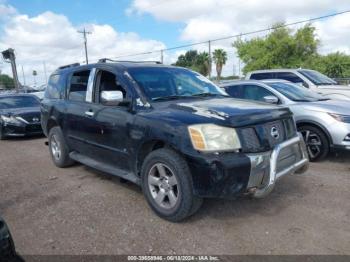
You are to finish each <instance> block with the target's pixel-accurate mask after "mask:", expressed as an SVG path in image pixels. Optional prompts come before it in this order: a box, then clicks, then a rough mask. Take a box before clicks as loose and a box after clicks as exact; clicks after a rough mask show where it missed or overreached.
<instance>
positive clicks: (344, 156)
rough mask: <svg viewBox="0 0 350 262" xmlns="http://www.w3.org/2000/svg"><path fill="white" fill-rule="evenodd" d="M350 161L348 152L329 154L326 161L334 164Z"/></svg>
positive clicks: (349, 152)
mask: <svg viewBox="0 0 350 262" xmlns="http://www.w3.org/2000/svg"><path fill="white" fill-rule="evenodd" d="M349 160H350V151H345V150H342V151H334V152H331V153H330V154H329V156H328V157H327V158H326V161H330V162H336V163H348V162H349Z"/></svg>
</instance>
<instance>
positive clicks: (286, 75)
mask: <svg viewBox="0 0 350 262" xmlns="http://www.w3.org/2000/svg"><path fill="white" fill-rule="evenodd" d="M274 78H275V79H283V80H287V81H289V82H292V83H303V82H304V81H303V80H302V79H301V78H300V77H299V76H297V75H296V74H294V73H291V72H277V73H275V77H274Z"/></svg>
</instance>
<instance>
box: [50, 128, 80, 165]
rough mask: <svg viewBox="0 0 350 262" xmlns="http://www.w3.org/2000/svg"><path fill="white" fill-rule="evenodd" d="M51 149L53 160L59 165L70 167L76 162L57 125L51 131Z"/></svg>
mask: <svg viewBox="0 0 350 262" xmlns="http://www.w3.org/2000/svg"><path fill="white" fill-rule="evenodd" d="M49 149H50V154H51V158H52V161H53V162H54V164H55V165H56V166H57V167H68V166H71V165H73V164H74V161H73V160H72V159H71V158H70V157H69V149H68V146H67V144H66V141H65V139H64V137H63V133H62V130H61V128H60V127H58V126H55V127H53V128H51V129H50V132H49Z"/></svg>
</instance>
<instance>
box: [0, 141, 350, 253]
mask: <svg viewBox="0 0 350 262" xmlns="http://www.w3.org/2000/svg"><path fill="white" fill-rule="evenodd" d="M44 141H45V139H44V138H39V139H20V140H6V141H1V142H0V161H1V168H0V213H1V214H2V215H3V217H4V218H5V220H6V221H7V222H8V224H9V226H10V228H11V230H12V234H13V237H14V239H15V242H16V245H17V249H18V251H19V253H21V254H26V255H28V254H174V253H176V254H350V223H349V221H350V201H349V200H350V190H349V189H350V162H349V159H350V154H348V153H343V154H341V155H338V156H336V155H333V156H331V157H330V158H329V159H328V160H327V161H325V162H322V163H317V164H312V165H311V169H310V171H309V172H308V174H306V175H294V176H288V177H285V178H283V179H282V180H280V181H279V182H278V185H277V187H276V188H275V191H274V192H273V193H272V194H271V195H270V196H269V197H268V198H266V199H263V200H251V199H240V200H236V201H225V200H207V201H205V203H204V205H203V207H202V208H201V210H200V211H199V213H197V214H196V215H195V216H194V217H192V218H190V219H189V220H187V221H186V222H184V223H180V224H172V223H169V222H166V221H164V220H162V219H160V218H158V217H157V216H156V215H155V214H153V213H152V211H151V210H150V208H149V207H148V206H147V203H146V201H145V200H144V198H143V195H142V193H141V191H140V189H139V188H138V187H137V186H134V185H131V184H123V183H121V182H120V181H119V179H118V178H114V177H111V176H108V175H105V174H101V173H99V172H97V171H95V170H92V169H90V168H87V167H84V166H82V165H76V166H74V167H72V168H67V169H59V168H56V167H54V165H53V164H52V162H51V159H50V157H49V154H48V148H47V147H46V146H45V145H44Z"/></svg>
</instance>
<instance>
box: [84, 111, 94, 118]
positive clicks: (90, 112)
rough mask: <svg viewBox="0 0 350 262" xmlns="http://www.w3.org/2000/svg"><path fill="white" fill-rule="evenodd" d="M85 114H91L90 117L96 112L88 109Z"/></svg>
mask: <svg viewBox="0 0 350 262" xmlns="http://www.w3.org/2000/svg"><path fill="white" fill-rule="evenodd" d="M85 115H87V116H89V117H93V116H94V112H92V111H90V110H89V111H86V112H85Z"/></svg>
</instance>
